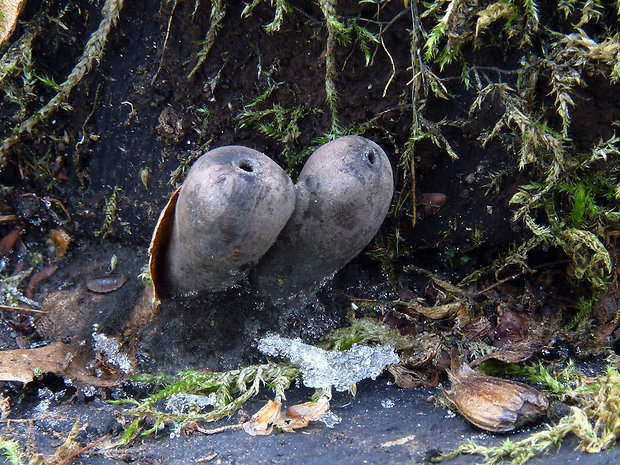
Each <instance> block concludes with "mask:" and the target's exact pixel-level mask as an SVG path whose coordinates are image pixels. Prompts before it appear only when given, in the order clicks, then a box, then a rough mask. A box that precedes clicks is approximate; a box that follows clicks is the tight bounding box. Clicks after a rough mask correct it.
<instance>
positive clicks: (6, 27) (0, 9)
mask: <svg viewBox="0 0 620 465" xmlns="http://www.w3.org/2000/svg"><path fill="white" fill-rule="evenodd" d="M24 3H25V0H2V1H0V45H2V44H3V43H4V41H5V40H7V39H8V38H9V37H10V36H11V34H12V33H13V30H14V29H15V26H16V25H17V17H18V16H19V14H20V13H21V11H22V9H23V8H24Z"/></svg>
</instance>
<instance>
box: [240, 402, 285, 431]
mask: <svg viewBox="0 0 620 465" xmlns="http://www.w3.org/2000/svg"><path fill="white" fill-rule="evenodd" d="M281 409H282V402H274V401H273V400H269V401H267V403H266V404H265V405H263V407H262V408H261V409H260V410H259V411H258V412H256V413H255V414H254V415H252V418H250V419H249V420H248V421H246V422H245V423H243V431H245V432H246V433H248V434H249V435H251V436H266V435H268V434H271V432H272V431H273V425H274V423H275V422H276V421H277V420H278V419H279V418H280V411H281Z"/></svg>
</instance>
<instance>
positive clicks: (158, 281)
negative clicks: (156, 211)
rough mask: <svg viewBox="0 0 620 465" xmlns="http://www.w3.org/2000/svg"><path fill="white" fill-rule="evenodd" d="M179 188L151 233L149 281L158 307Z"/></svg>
mask: <svg viewBox="0 0 620 465" xmlns="http://www.w3.org/2000/svg"><path fill="white" fill-rule="evenodd" d="M180 190H181V188H180V187H179V188H178V189H177V190H176V191H174V193H173V194H172V196H171V197H170V200H169V201H168V203H167V204H166V206H165V207H164V209H163V210H162V211H161V213H160V215H159V219H158V220H157V225H156V226H155V230H154V231H153V237H152V238H151V245H150V246H149V273H150V274H151V281H152V282H153V291H154V292H153V303H154V304H155V305H159V302H160V301H161V295H162V292H163V288H164V282H163V281H164V272H163V271H162V269H161V268H162V266H163V261H164V257H165V256H166V246H167V244H168V240H169V238H170V233H171V231H172V225H173V223H174V209H175V206H176V204H177V199H178V198H179V192H180Z"/></svg>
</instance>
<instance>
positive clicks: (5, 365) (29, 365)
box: [0, 341, 122, 387]
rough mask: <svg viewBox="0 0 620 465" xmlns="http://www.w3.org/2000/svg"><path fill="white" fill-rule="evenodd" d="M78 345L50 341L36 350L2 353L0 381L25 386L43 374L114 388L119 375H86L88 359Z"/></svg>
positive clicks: (79, 382) (87, 355) (118, 381)
mask: <svg viewBox="0 0 620 465" xmlns="http://www.w3.org/2000/svg"><path fill="white" fill-rule="evenodd" d="M86 352H87V349H86V345H85V344H81V343H80V342H77V341H76V342H71V343H69V344H65V343H63V342H54V343H53V344H50V345H48V346H45V347H38V348H36V349H17V350H5V351H2V352H0V381H20V382H22V383H29V382H30V381H32V380H34V378H35V377H36V376H37V375H39V374H43V373H56V374H58V375H60V376H63V377H66V378H69V379H71V380H72V382H75V383H78V384H86V385H90V386H97V387H110V386H116V385H118V384H120V383H121V381H122V378H121V377H120V376H109V377H97V376H93V375H90V374H88V372H87V369H86V364H87V363H89V362H90V360H92V358H91V357H89V354H88V353H86Z"/></svg>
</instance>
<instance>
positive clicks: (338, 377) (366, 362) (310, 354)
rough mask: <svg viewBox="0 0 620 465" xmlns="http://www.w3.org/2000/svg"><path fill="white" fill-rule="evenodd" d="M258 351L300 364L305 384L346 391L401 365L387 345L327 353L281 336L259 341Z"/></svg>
mask: <svg viewBox="0 0 620 465" xmlns="http://www.w3.org/2000/svg"><path fill="white" fill-rule="evenodd" d="M258 350H260V351H261V352H262V353H264V354H266V355H270V356H274V357H275V356H280V357H284V358H287V359H289V360H290V361H291V362H292V363H294V364H296V365H299V369H300V371H301V374H302V380H303V383H304V385H306V386H307V387H311V388H323V389H327V388H329V387H330V386H333V387H334V388H335V389H336V390H337V391H346V390H347V389H349V388H350V387H351V386H353V385H354V384H356V383H358V382H359V381H361V380H363V379H366V378H372V379H375V378H376V377H377V376H379V375H380V374H381V372H382V371H383V368H385V367H386V366H387V365H391V364H393V363H398V361H399V359H398V355H396V352H394V349H392V348H391V347H387V346H366V345H353V347H351V348H350V349H349V350H343V351H327V350H323V349H320V348H318V347H314V346H312V345H309V344H305V343H303V342H301V340H299V339H290V338H285V337H281V336H278V335H268V336H266V337H264V338H262V339H261V340H259V341H258Z"/></svg>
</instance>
